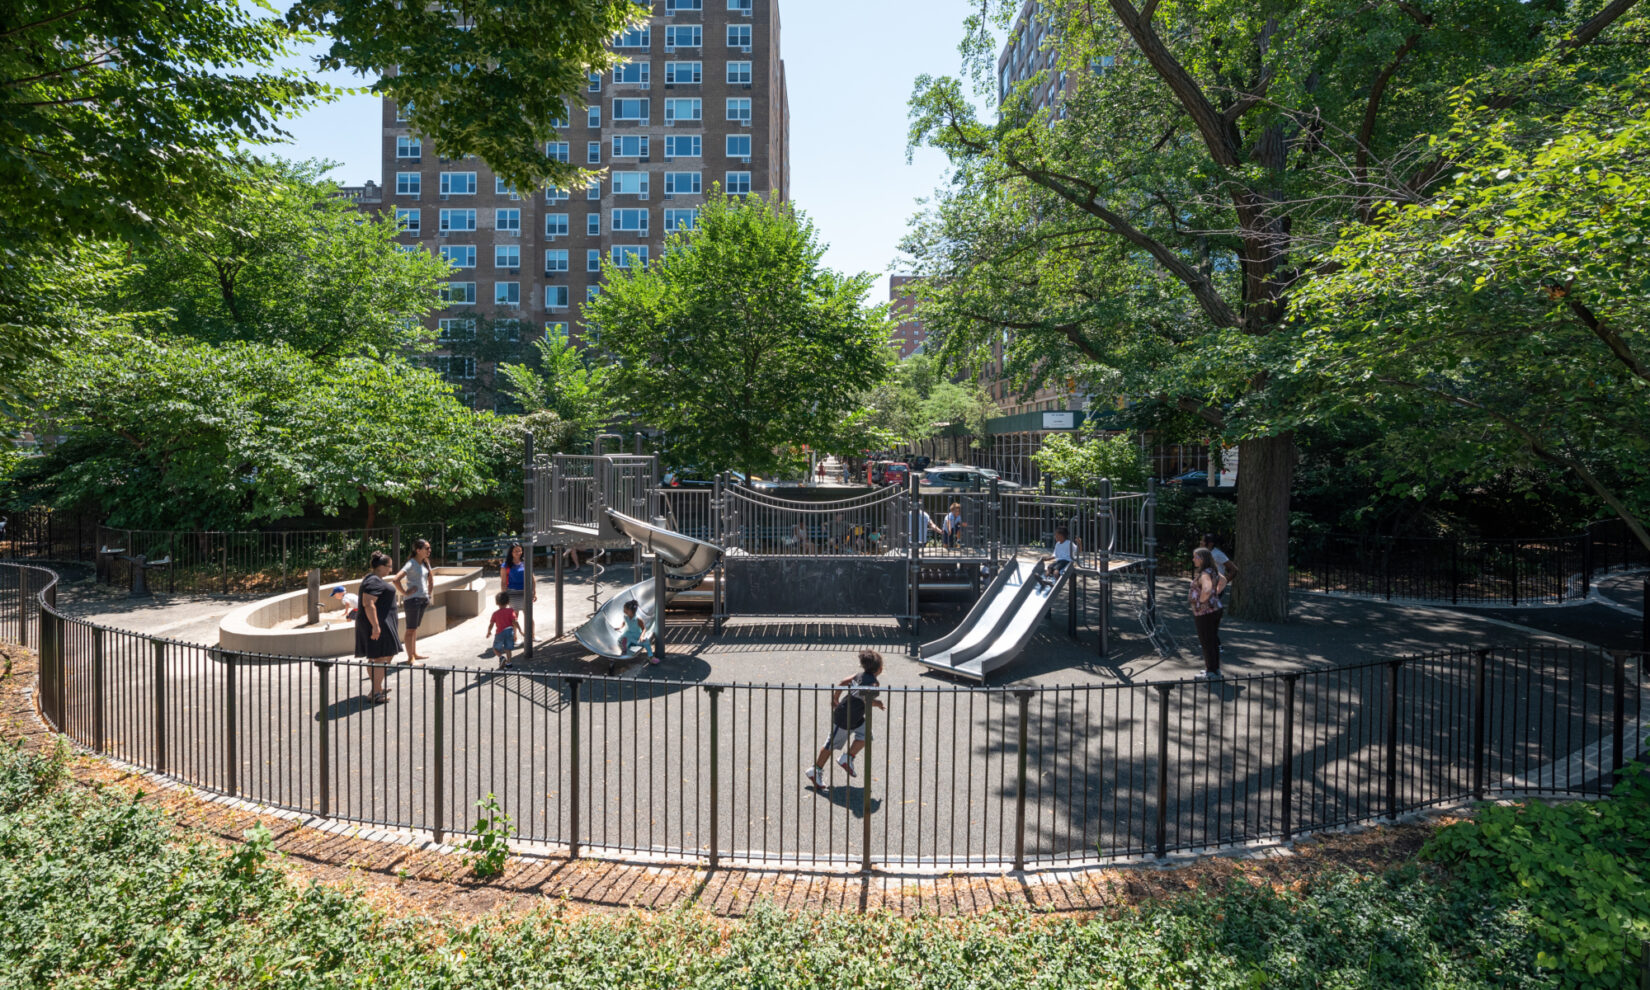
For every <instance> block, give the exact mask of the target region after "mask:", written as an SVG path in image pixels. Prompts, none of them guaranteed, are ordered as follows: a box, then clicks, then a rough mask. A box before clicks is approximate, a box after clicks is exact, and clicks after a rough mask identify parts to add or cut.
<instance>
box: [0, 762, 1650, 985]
mask: <svg viewBox="0 0 1650 990" xmlns="http://www.w3.org/2000/svg"><path fill="white" fill-rule="evenodd" d="M64 780H65V777H64V774H63V771H62V755H61V754H57V755H52V756H40V755H31V754H28V753H26V752H23V751H21V750H13V749H10V748H5V749H4V750H3V751H0V792H3V794H4V800H3V801H0V917H4V918H5V919H6V924H5V925H3V926H0V987H40V986H54V987H127V986H143V987H176V986H185V985H189V986H202V985H219V986H251V985H260V986H273V987H286V986H294V987H296V986H304V987H330V986H340V987H342V986H362V987H365V986H387V987H516V986H523V987H598V986H599V987H658V988H666V987H671V988H674V987H741V988H749V987H832V988H840V987H913V986H915V987H948V988H949V987H978V988H989V987H1050V988H1056V987H1105V986H1130V987H1222V986H1234V987H1237V986H1242V987H1444V986H1448V987H1472V986H1497V987H1525V986H1531V987H1533V986H1555V985H1560V986H1562V985H1570V986H1610V985H1628V983H1629V981H1630V980H1631V978H1632V976H1631V973H1632V965H1631V961H1630V960H1629V958H1628V957H1627V955H1626V954H1625V952H1621V953H1619V954H1617V955H1616V956H1615V957H1614V959H1613V960H1610V959H1609V958H1608V956H1609V953H1608V952H1607V951H1603V950H1600V951H1599V952H1592V950H1589V955H1588V956H1587V960H1588V961H1589V964H1584V965H1582V966H1580V967H1577V966H1575V965H1571V962H1572V961H1571V960H1567V959H1566V958H1565V954H1566V949H1565V942H1566V940H1567V936H1566V935H1564V934H1563V933H1562V932H1558V933H1556V937H1557V939H1558V941H1556V942H1555V941H1552V939H1553V938H1554V937H1555V930H1554V929H1553V928H1552V927H1551V925H1553V924H1555V923H1556V924H1558V925H1559V926H1560V928H1562V927H1563V926H1564V925H1565V924H1574V925H1582V926H1585V925H1587V924H1589V923H1590V922H1589V921H1588V920H1587V918H1588V916H1590V913H1591V912H1593V911H1595V909H1598V908H1606V909H1608V911H1609V912H1611V914H1612V916H1614V917H1626V916H1628V915H1630V914H1631V912H1633V911H1635V910H1638V908H1639V906H1640V905H1642V900H1640V899H1638V898H1642V896H1643V892H1644V884H1643V878H1642V875H1641V874H1640V873H1639V872H1638V870H1639V869H1640V867H1639V865H1638V864H1639V863H1640V862H1641V861H1642V855H1639V854H1638V853H1641V852H1642V847H1641V846H1640V845H1635V844H1634V843H1640V842H1642V836H1643V835H1644V834H1645V831H1646V825H1645V823H1646V821H1650V805H1647V789H1646V788H1645V787H1644V786H1643V785H1642V784H1639V785H1635V786H1634V787H1633V788H1632V789H1631V790H1629V791H1624V792H1623V794H1622V795H1621V796H1619V797H1618V799H1617V800H1616V802H1614V803H1612V804H1604V805H1579V804H1576V805H1562V806H1555V807H1554V808H1551V809H1542V810H1540V811H1524V812H1513V811H1507V812H1505V814H1506V815H1509V816H1512V817H1513V818H1517V817H1518V815H1520V814H1523V815H1530V814H1534V815H1535V816H1536V817H1537V818H1539V819H1540V820H1541V821H1542V822H1544V823H1554V822H1557V821H1559V820H1560V819H1563V818H1565V817H1567V816H1568V817H1575V816H1579V818H1580V819H1582V820H1585V821H1589V822H1596V823H1597V826H1598V829H1608V828H1611V827H1615V828H1617V829H1618V830H1619V831H1621V832H1623V833H1626V834H1630V835H1631V836H1634V837H1636V838H1632V839H1627V840H1623V841H1618V842H1601V843H1600V844H1599V845H1597V846H1595V847H1593V851H1592V852H1590V853H1588V866H1589V869H1591V870H1592V872H1595V873H1597V874H1599V875H1600V876H1608V877H1610V878H1612V879H1611V880H1610V881H1609V882H1608V883H1604V884H1592V883H1591V882H1590V881H1585V880H1580V881H1579V882H1581V884H1582V886H1584V887H1586V889H1587V893H1586V895H1585V897H1583V898H1580V899H1577V898H1573V897H1569V896H1568V894H1566V893H1565V892H1566V891H1571V890H1572V889H1573V882H1577V881H1578V878H1577V877H1576V876H1575V875H1574V874H1573V873H1563V878H1562V879H1552V880H1551V881H1550V882H1548V883H1546V884H1544V885H1537V886H1535V887H1531V886H1528V885H1525V884H1524V883H1523V879H1522V878H1523V877H1524V876H1525V875H1526V874H1527V872H1528V870H1529V867H1528V861H1529V860H1531V859H1537V860H1538V859H1539V858H1540V857H1541V856H1542V855H1549V856H1552V855H1556V854H1557V853H1558V852H1559V851H1561V850H1559V849H1555V848H1554V844H1564V843H1568V842H1569V841H1571V840H1573V839H1574V838H1575V836H1574V835H1572V834H1569V833H1566V832H1564V830H1563V828H1562V827H1559V826H1556V825H1554V826H1553V827H1545V826H1544V827H1540V828H1534V829H1528V830H1526V831H1525V832H1524V833H1521V834H1523V835H1525V836H1526V837H1527V839H1528V842H1527V843H1526V846H1525V850H1524V854H1523V855H1522V856H1521V857H1519V858H1518V859H1517V860H1516V861H1515V860H1514V859H1512V858H1508V857H1505V856H1502V853H1503V852H1504V851H1505V849H1506V842H1505V838H1504V837H1505V835H1506V832H1505V831H1504V830H1499V829H1496V828H1492V827H1491V826H1493V825H1496V824H1497V823H1498V822H1500V818H1498V817H1497V816H1500V815H1502V814H1503V813H1502V812H1500V811H1496V812H1494V813H1493V814H1491V815H1489V816H1487V817H1486V818H1484V819H1483V820H1481V821H1480V823H1479V824H1477V825H1472V826H1451V827H1449V828H1446V829H1444V830H1443V832H1442V835H1443V836H1444V837H1445V838H1442V839H1440V840H1438V841H1437V842H1436V843H1435V848H1436V849H1437V854H1436V855H1435V857H1434V858H1435V859H1437V860H1439V861H1440V862H1442V861H1449V862H1452V863H1459V862H1460V861H1461V860H1462V859H1463V858H1465V859H1468V860H1477V861H1479V862H1480V863H1481V864H1482V865H1481V866H1474V867H1471V868H1468V869H1456V868H1454V867H1452V870H1454V873H1453V874H1445V873H1443V872H1441V871H1440V870H1439V869H1438V867H1437V866H1433V865H1425V864H1423V865H1413V864H1412V865H1408V866H1404V867H1401V868H1399V869H1395V870H1391V871H1387V872H1385V873H1379V874H1374V873H1358V872H1352V871H1344V872H1339V873H1334V874H1331V875H1327V876H1325V877H1322V878H1319V879H1316V880H1312V881H1308V882H1303V883H1298V884H1295V885H1292V886H1287V887H1283V888H1281V889H1274V888H1273V887H1270V886H1267V885H1264V884H1256V883H1239V884H1237V885H1235V886H1233V887H1230V888H1229V889H1227V890H1225V891H1223V892H1220V893H1218V894H1212V895H1191V896H1183V897H1176V898H1171V899H1166V900H1163V901H1159V902H1155V903H1150V904H1148V905H1146V906H1144V907H1141V908H1139V909H1120V910H1118V911H1117V912H1115V913H1113V914H1111V915H1109V916H1105V917H1095V918H1088V919H1056V918H1049V917H1042V916H1038V915H1037V914H1035V913H1033V912H1030V911H1026V910H998V911H993V912H991V913H988V914H986V915H983V916H979V917H974V918H962V919H938V918H923V917H919V918H915V919H900V918H897V917H893V916H890V915H886V914H876V913H873V914H869V915H860V914H849V913H826V912H800V913H788V912H783V911H779V910H776V909H772V908H768V909H763V908H758V909H757V910H755V911H753V912H752V913H751V914H750V915H748V916H747V917H745V918H742V919H739V920H728V919H721V918H717V917H714V916H712V915H710V914H709V913H707V912H704V911H702V910H697V909H686V910H678V911H671V912H665V913H658V914H640V913H633V914H626V915H605V914H596V913H579V912H576V911H572V910H568V909H567V908H566V906H564V905H555V904H552V905H547V906H546V907H544V908H542V909H539V910H535V911H533V912H530V913H524V914H517V915H509V916H504V915H501V916H493V917H490V918H487V919H485V920H483V921H481V922H477V923H467V922H463V921H459V920H455V919H452V918H446V917H435V918H425V917H410V916H395V915H391V914H389V913H387V912H385V911H384V910H382V909H380V908H378V907H374V906H372V905H370V904H368V902H367V901H366V900H364V899H363V898H361V897H360V896H359V895H358V894H356V893H353V892H351V891H348V890H344V889H340V888H337V887H333V886H328V885H322V884H316V883H309V884H305V883H301V882H298V881H297V880H296V879H295V878H294V876H293V875H292V874H290V873H288V872H287V871H286V870H284V869H282V868H281V867H280V865H279V861H278V854H275V853H273V852H272V849H271V842H270V836H269V833H268V832H267V830H262V829H255V830H253V832H252V833H250V834H249V835H248V836H247V841H245V842H243V843H241V844H239V845H238V846H236V847H235V848H233V849H231V850H229V851H224V850H222V849H221V848H219V847H217V846H214V845H211V844H208V843H203V842H196V841H190V840H188V839H180V838H179V837H178V836H177V834H176V832H175V830H174V828H173V826H172V825H171V823H170V822H169V821H168V820H167V819H166V818H165V817H164V815H163V813H161V812H160V811H158V810H156V809H154V808H151V807H149V806H147V805H144V804H141V803H139V802H136V801H134V800H132V799H131V797H129V796H127V795H124V794H120V793H117V792H116V791H114V790H96V789H90V788H85V787H81V786H76V785H65V783H64ZM1588 828H1592V826H1582V830H1583V832H1586V829H1588ZM1586 834H1595V833H1594V832H1586ZM1497 836H1502V838H1497ZM1572 851H1573V850H1572ZM1635 851H1637V852H1635ZM1600 856H1602V857H1604V858H1603V859H1599V858H1598V857H1600ZM1519 863H1524V864H1525V865H1523V866H1520V865H1518V864H1519ZM1560 872H1562V871H1560ZM1553 876H1554V877H1558V876H1559V875H1558V874H1554V875H1553ZM1555 910H1556V911H1558V912H1560V913H1561V914H1562V913H1563V912H1572V913H1571V914H1570V915H1569V916H1567V919H1566V918H1562V917H1561V918H1558V919H1556V920H1555V919H1554V918H1553V917H1552V916H1551V914H1550V912H1552V911H1555ZM1624 912H1625V913H1624ZM1639 917H1640V918H1642V915H1640V916H1639ZM1637 923H1638V922H1634V924H1637ZM1636 930H1637V929H1636V928H1634V927H1633V925H1631V924H1630V925H1628V926H1626V927H1624V928H1623V930H1622V931H1621V932H1619V933H1618V935H1619V938H1618V940H1617V945H1618V946H1626V945H1627V942H1626V939H1627V934H1628V932H1629V931H1636ZM1544 953H1545V954H1544ZM1592 960H1605V961H1606V963H1607V964H1606V965H1605V966H1603V967H1601V968H1597V969H1593V968H1591V967H1590V961H1592ZM1577 961H1579V960H1577ZM1611 962H1613V965H1610V964H1609V963H1611Z"/></svg>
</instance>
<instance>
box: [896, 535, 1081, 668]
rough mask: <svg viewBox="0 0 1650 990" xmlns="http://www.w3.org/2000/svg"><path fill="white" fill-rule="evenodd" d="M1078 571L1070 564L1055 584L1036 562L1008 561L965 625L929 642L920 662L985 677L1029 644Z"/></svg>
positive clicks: (967, 618) (1008, 661) (1005, 663)
mask: <svg viewBox="0 0 1650 990" xmlns="http://www.w3.org/2000/svg"><path fill="white" fill-rule="evenodd" d="M1075 570H1076V568H1075V567H1068V568H1066V569H1065V570H1064V571H1062V572H1061V573H1060V575H1059V576H1058V577H1056V578H1054V579H1053V581H1052V582H1051V583H1049V584H1043V583H1042V582H1040V581H1038V580H1037V578H1036V573H1037V565H1036V564H1034V563H1031V562H1029V561H1024V560H1016V561H1010V562H1009V563H1007V564H1005V565H1003V569H1002V570H1000V571H998V572H997V576H996V577H995V578H993V579H992V580H991V583H990V584H989V585H987V586H986V589H985V591H984V593H982V594H981V595H980V600H979V601H977V602H975V603H974V607H973V608H971V609H969V610H968V616H967V617H966V618H965V619H963V621H962V624H961V625H959V626H957V628H956V629H954V630H952V631H951V633H950V634H949V635H946V636H942V637H940V638H939V639H936V640H934V641H933V642H932V643H925V644H924V645H923V647H922V652H921V654H920V655H919V657H918V662H919V663H923V664H926V665H927V666H930V667H933V668H934V669H935V670H942V671H944V672H946V673H948V674H954V675H956V676H958V677H966V678H968V679H970V680H974V681H984V680H985V678H986V675H987V674H989V673H991V672H992V671H994V670H996V669H998V668H999V667H1002V666H1005V665H1007V664H1008V663H1010V662H1012V661H1013V660H1014V658H1016V657H1018V656H1019V655H1020V651H1021V650H1023V649H1025V645H1026V643H1028V642H1029V641H1030V640H1031V634H1032V633H1033V632H1035V631H1036V629H1037V623H1039V622H1041V621H1042V619H1043V613H1045V612H1047V611H1048V609H1049V606H1050V605H1051V604H1052V603H1053V602H1054V598H1055V596H1056V595H1058V594H1059V593H1060V591H1061V589H1062V588H1064V587H1065V586H1066V582H1067V581H1068V580H1070V579H1071V575H1072V573H1073V572H1074V571H1075Z"/></svg>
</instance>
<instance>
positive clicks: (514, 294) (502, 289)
mask: <svg viewBox="0 0 1650 990" xmlns="http://www.w3.org/2000/svg"><path fill="white" fill-rule="evenodd" d="M493 305H495V306H520V305H521V283H520V282H494V283H493Z"/></svg>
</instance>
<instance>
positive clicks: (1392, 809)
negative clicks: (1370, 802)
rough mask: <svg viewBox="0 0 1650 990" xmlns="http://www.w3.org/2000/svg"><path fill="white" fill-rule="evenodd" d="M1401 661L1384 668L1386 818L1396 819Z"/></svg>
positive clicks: (1389, 819)
mask: <svg viewBox="0 0 1650 990" xmlns="http://www.w3.org/2000/svg"><path fill="white" fill-rule="evenodd" d="M1403 665H1404V662H1403V661H1402V660H1393V661H1391V662H1389V663H1388V664H1387V668H1386V672H1387V673H1386V817H1387V820H1388V821H1397V819H1398V671H1399V669H1400V668H1402V667H1403Z"/></svg>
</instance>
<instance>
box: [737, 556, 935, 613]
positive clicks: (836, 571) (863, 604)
mask: <svg viewBox="0 0 1650 990" xmlns="http://www.w3.org/2000/svg"><path fill="white" fill-rule="evenodd" d="M907 566H908V561H907V560H906V559H905V558H904V557H804V556H794V557H789V556H778V557H754V556H753V557H746V556H729V557H726V558H724V559H723V567H725V568H726V570H725V571H724V573H725V574H726V577H727V591H726V593H725V598H724V601H725V602H726V605H725V607H726V609H727V614H729V615H894V616H903V615H905V614H906V611H907V609H908V605H907V591H908V575H907V572H906V568H907Z"/></svg>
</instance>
